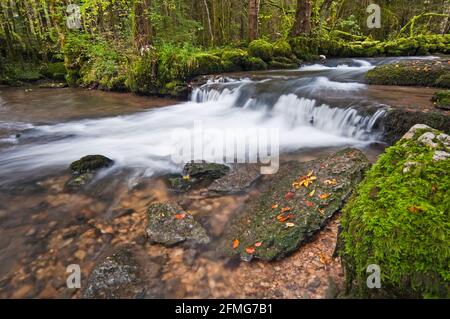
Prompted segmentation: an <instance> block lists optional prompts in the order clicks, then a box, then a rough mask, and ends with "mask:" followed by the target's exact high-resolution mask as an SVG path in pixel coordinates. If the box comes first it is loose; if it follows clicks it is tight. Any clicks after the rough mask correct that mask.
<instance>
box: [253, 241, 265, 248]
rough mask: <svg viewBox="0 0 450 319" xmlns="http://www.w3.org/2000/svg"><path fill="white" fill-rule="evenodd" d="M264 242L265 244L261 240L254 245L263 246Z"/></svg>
mask: <svg viewBox="0 0 450 319" xmlns="http://www.w3.org/2000/svg"><path fill="white" fill-rule="evenodd" d="M262 244H263V243H262V241H259V242H257V243H255V245H254V246H255V247H261V246H262Z"/></svg>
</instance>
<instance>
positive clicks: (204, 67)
mask: <svg viewBox="0 0 450 319" xmlns="http://www.w3.org/2000/svg"><path fill="white" fill-rule="evenodd" d="M193 58H194V61H195V63H194V65H193V67H192V69H191V70H190V71H189V77H192V76H197V75H206V74H214V73H219V72H221V71H222V63H221V60H220V58H219V57H217V56H215V55H213V54H210V53H196V54H195V55H194V56H193Z"/></svg>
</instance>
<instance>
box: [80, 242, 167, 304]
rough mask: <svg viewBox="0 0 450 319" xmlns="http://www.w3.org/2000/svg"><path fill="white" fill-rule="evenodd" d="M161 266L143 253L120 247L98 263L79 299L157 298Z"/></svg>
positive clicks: (159, 291) (159, 290)
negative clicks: (81, 297)
mask: <svg viewBox="0 0 450 319" xmlns="http://www.w3.org/2000/svg"><path fill="white" fill-rule="evenodd" d="M161 267H162V266H161V265H160V264H159V263H158V262H156V261H154V260H151V258H150V257H148V255H147V254H146V252H140V251H138V250H136V249H134V248H132V247H123V248H120V249H119V250H118V251H116V252H115V253H113V254H112V255H110V256H107V257H106V258H105V259H103V260H102V261H100V262H99V263H98V264H97V265H96V266H95V267H94V269H93V270H92V272H91V274H90V275H89V278H88V281H87V285H86V288H85V289H84V291H83V298H88V299H140V298H161V297H163V295H164V292H163V287H162V286H161V281H160V273H161Z"/></svg>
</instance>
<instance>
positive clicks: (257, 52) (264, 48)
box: [248, 39, 273, 62]
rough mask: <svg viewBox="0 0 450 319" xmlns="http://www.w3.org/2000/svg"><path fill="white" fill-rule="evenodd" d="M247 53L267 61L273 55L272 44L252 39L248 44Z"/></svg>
mask: <svg viewBox="0 0 450 319" xmlns="http://www.w3.org/2000/svg"><path fill="white" fill-rule="evenodd" d="M248 53H249V54H250V56H252V57H256V58H260V59H262V60H264V61H265V62H269V61H270V60H272V57H273V45H272V44H271V43H269V42H267V41H266V40H262V39H260V40H254V41H252V42H251V43H250V44H249V46H248Z"/></svg>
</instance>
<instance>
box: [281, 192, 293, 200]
mask: <svg viewBox="0 0 450 319" xmlns="http://www.w3.org/2000/svg"><path fill="white" fill-rule="evenodd" d="M294 195H295V193H293V192H288V193H286V195H284V198H285V199H292V198H294Z"/></svg>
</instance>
